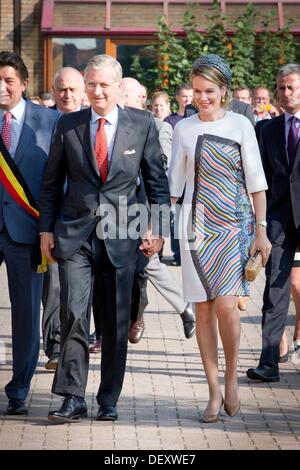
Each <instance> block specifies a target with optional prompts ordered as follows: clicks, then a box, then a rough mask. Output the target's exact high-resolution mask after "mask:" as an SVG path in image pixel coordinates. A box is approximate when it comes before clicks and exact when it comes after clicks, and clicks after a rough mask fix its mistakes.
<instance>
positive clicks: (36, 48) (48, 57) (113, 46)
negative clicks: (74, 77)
mask: <svg viewBox="0 0 300 470" xmlns="http://www.w3.org/2000/svg"><path fill="white" fill-rule="evenodd" d="M219 1H220V5H221V8H222V10H223V11H224V12H225V13H226V14H227V15H228V16H229V18H230V19H235V18H236V17H238V16H240V15H241V14H242V13H243V12H244V11H245V8H246V6H247V4H248V3H253V4H254V5H255V7H256V8H257V9H258V10H259V12H260V13H264V12H266V13H267V12H273V13H274V16H273V20H272V22H273V23H271V25H270V26H271V27H274V28H275V29H277V28H278V27H280V28H282V27H284V25H286V24H287V21H288V19H289V18H292V19H293V24H292V27H291V28H290V31H291V32H292V33H293V34H294V35H295V36H297V37H299V41H300V0H219ZM188 3H193V5H194V13H195V16H196V19H197V25H198V29H199V31H205V25H206V23H207V17H206V15H207V14H208V12H209V7H210V6H211V5H212V0H193V1H190V2H189V1H183V0H146V1H141V0H0V50H3V49H6V50H15V51H16V52H18V53H20V54H21V55H22V57H23V59H24V61H25V63H26V64H27V66H28V68H29V73H30V79H31V80H30V87H29V92H30V93H31V94H39V93H41V92H43V91H50V90H51V85H52V77H53V73H54V72H55V71H56V70H57V69H58V68H60V67H63V66H68V65H69V66H73V67H76V68H78V69H79V70H83V69H84V67H85V65H86V63H87V61H88V59H89V58H90V57H91V56H93V55H95V54H101V53H104V52H105V53H107V54H110V55H112V56H114V57H116V58H117V59H118V60H119V61H120V62H121V64H122V66H123V69H124V73H125V75H128V74H129V70H130V65H131V60H132V56H133V55H134V54H136V53H140V54H141V55H143V48H144V47H145V45H147V44H149V43H151V42H153V41H154V40H155V39H154V34H155V32H156V31H157V20H158V18H159V16H160V15H165V16H166V18H167V21H168V23H169V25H170V26H171V27H172V29H173V30H174V31H176V32H178V34H180V33H182V29H181V21H182V17H183V15H184V12H185V11H186V7H187V4H188ZM259 29H260V25H259V24H258V25H257V31H258V32H259ZM227 32H228V34H232V31H231V30H230V24H228V28H227Z"/></svg>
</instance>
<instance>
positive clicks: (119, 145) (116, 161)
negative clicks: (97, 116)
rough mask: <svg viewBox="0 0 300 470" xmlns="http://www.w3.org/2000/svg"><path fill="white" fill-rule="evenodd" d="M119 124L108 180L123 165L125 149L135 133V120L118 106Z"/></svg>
mask: <svg viewBox="0 0 300 470" xmlns="http://www.w3.org/2000/svg"><path fill="white" fill-rule="evenodd" d="M118 109H119V115H118V126H117V131H116V135H115V141H114V146H113V151H112V156H111V163H110V167H109V171H108V176H107V181H110V180H111V179H112V178H113V177H114V175H115V174H116V173H117V172H118V169H119V168H120V166H121V165H122V158H123V154H124V151H125V150H126V149H128V148H129V139H130V137H131V135H132V133H133V122H132V120H131V118H130V116H129V114H128V113H127V111H126V109H122V108H118Z"/></svg>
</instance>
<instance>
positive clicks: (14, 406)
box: [0, 51, 57, 415]
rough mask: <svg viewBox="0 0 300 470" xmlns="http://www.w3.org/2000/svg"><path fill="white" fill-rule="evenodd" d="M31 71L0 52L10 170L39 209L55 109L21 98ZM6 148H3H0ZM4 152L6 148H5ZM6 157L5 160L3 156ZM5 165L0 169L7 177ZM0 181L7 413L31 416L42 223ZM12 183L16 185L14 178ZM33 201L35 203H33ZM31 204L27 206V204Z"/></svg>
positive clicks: (0, 120) (2, 124) (2, 127)
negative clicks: (7, 318)
mask: <svg viewBox="0 0 300 470" xmlns="http://www.w3.org/2000/svg"><path fill="white" fill-rule="evenodd" d="M27 86H28V71H27V68H26V65H25V64H24V62H23V60H22V59H21V57H19V56H18V55H17V54H15V53H13V52H8V51H2V52H1V53H0V132H1V136H2V137H1V138H2V141H1V144H2V145H5V148H6V151H8V152H9V154H8V156H9V158H10V159H12V161H11V166H12V168H13V167H14V165H16V167H17V172H19V173H20V174H21V176H22V178H23V179H24V180H25V184H26V185H27V186H28V189H29V191H30V193H31V196H32V199H33V202H34V204H35V205H36V207H37V208H38V205H39V200H40V191H41V186H42V179H43V175H44V170H45V167H46V162H47V157H48V152H49V148H50V142H51V136H52V132H53V128H54V125H55V122H56V120H57V113H56V112H55V111H52V110H49V109H46V108H44V107H42V106H38V105H35V104H33V103H31V102H30V101H27V100H25V99H24V98H23V93H24V92H25V90H26V88H27ZM2 148H3V147H2ZM4 153H5V151H4ZM2 161H3V160H2ZM3 171H5V169H4V167H3V168H1V175H2V176H3ZM7 181H8V180H6V181H5V180H0V259H1V258H2V257H3V258H4V261H5V263H6V267H7V274H8V285H9V295H10V300H11V311H12V347H13V377H12V380H11V381H10V382H9V383H8V384H7V385H6V387H5V392H6V395H7V397H8V399H9V403H8V408H7V413H8V414H14V415H22V414H23V415H24V414H27V412H28V410H27V407H26V405H25V399H26V397H27V394H28V391H29V387H30V381H31V378H32V376H33V374H34V371H35V368H36V365H37V360H38V356H39V347H40V333H39V332H40V322H39V318H40V302H41V293H42V281H43V275H42V274H37V272H36V271H37V259H38V253H39V246H38V222H37V219H35V218H34V217H33V215H31V213H29V212H28V211H27V210H26V209H25V208H24V206H23V205H22V204H20V201H21V200H22V195H20V198H18V197H17V198H15V197H14V195H16V193H14V192H13V191H9V187H8V186H5V184H4V183H7ZM12 184H13V186H14V187H16V186H15V184H14V183H13V181H12ZM31 205H32V204H31ZM25 207H27V208H28V206H26V205H25Z"/></svg>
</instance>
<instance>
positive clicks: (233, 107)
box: [184, 98, 255, 126]
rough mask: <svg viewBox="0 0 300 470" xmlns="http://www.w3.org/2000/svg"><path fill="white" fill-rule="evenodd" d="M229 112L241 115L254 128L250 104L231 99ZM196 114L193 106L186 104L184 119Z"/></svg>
mask: <svg viewBox="0 0 300 470" xmlns="http://www.w3.org/2000/svg"><path fill="white" fill-rule="evenodd" d="M229 110H230V111H232V112H233V113H238V114H243V115H244V116H246V117H247V118H248V119H249V121H250V122H251V124H252V125H253V126H254V124H255V122H254V117H253V113H252V108H251V106H250V104H247V103H244V102H243V101H240V100H237V99H236V98H232V100H231V102H230V108H229ZM196 113H197V109H196V108H195V106H194V105H192V104H188V105H187V106H186V107H185V113H184V117H189V116H192V115H193V114H196Z"/></svg>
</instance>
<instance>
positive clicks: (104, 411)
mask: <svg viewBox="0 0 300 470" xmlns="http://www.w3.org/2000/svg"><path fill="white" fill-rule="evenodd" d="M117 419H118V413H117V410H116V407H115V406H102V405H100V407H99V410H98V413H97V418H96V420H97V421H116V420H117Z"/></svg>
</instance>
